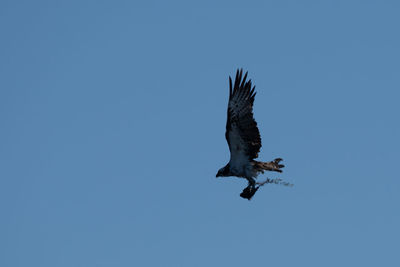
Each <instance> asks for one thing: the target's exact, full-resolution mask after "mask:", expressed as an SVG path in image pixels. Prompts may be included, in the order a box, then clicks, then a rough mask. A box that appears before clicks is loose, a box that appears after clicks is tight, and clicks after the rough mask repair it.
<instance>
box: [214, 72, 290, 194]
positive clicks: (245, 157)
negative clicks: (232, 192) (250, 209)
mask: <svg viewBox="0 0 400 267" xmlns="http://www.w3.org/2000/svg"><path fill="white" fill-rule="evenodd" d="M242 73H243V70H242V69H241V70H237V72H236V78H235V84H234V85H233V87H232V79H231V77H230V76H229V103H228V119H227V121H226V132H225V138H226V141H227V142H228V145H229V151H230V153H231V158H230V160H229V163H228V164H227V165H226V166H225V167H223V168H221V169H220V170H219V171H218V173H217V175H216V177H225V176H237V177H240V178H245V179H246V180H247V181H248V186H247V187H246V188H245V189H244V190H243V192H242V193H241V194H240V196H241V197H242V198H246V199H248V200H250V199H251V198H252V196H253V195H254V194H255V193H256V191H257V190H258V188H259V187H260V185H264V184H265V183H279V181H280V179H275V180H271V179H267V180H266V181H265V182H262V183H256V181H255V179H256V177H257V176H258V175H259V174H260V173H264V171H276V172H282V170H281V168H283V167H284V165H282V164H280V162H281V161H282V159H281V158H276V159H275V160H273V161H270V162H261V161H256V160H255V159H256V158H257V157H258V152H259V151H260V148H261V137H260V132H259V130H258V127H257V122H256V121H255V120H254V116H253V103H254V98H255V96H256V92H254V89H255V86H254V87H253V88H252V86H251V80H249V81H246V78H247V72H246V74H245V75H244V77H243V78H242ZM256 184H257V185H259V186H257V187H256Z"/></svg>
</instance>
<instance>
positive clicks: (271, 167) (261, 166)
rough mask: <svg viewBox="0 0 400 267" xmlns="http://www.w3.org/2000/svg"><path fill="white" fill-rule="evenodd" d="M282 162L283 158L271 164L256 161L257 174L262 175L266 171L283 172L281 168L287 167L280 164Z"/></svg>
mask: <svg viewBox="0 0 400 267" xmlns="http://www.w3.org/2000/svg"><path fill="white" fill-rule="evenodd" d="M281 161H282V159H281V158H277V159H274V161H270V162H261V161H254V168H255V169H256V171H257V172H261V173H264V171H275V172H282V170H281V168H283V167H285V165H283V164H279V163H280V162H281Z"/></svg>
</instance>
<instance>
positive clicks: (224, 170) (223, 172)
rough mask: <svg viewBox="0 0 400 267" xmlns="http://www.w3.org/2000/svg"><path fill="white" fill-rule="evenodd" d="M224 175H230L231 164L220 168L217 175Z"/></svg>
mask: <svg viewBox="0 0 400 267" xmlns="http://www.w3.org/2000/svg"><path fill="white" fill-rule="evenodd" d="M223 176H229V166H228V165H226V166H225V167H223V168H221V169H219V170H218V173H217V175H216V176H215V177H223Z"/></svg>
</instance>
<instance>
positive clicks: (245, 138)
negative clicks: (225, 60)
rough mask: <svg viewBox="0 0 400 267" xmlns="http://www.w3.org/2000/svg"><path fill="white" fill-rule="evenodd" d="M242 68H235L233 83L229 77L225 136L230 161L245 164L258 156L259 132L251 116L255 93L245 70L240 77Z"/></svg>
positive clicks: (259, 146)
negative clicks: (247, 79)
mask: <svg viewBox="0 0 400 267" xmlns="http://www.w3.org/2000/svg"><path fill="white" fill-rule="evenodd" d="M242 73H243V70H242V69H241V70H240V71H239V70H237V72H236V78H235V84H234V85H233V88H232V79H231V77H229V103H228V120H227V122H226V132H225V137H226V140H227V142H228V145H229V150H230V152H231V162H232V163H234V164H239V165H242V164H245V162H248V161H250V160H252V159H255V158H257V157H258V152H259V151H260V148H261V137H260V132H259V130H258V128H257V122H256V121H255V120H254V116H253V103H254V97H255V96H256V93H255V92H254V89H255V86H254V87H253V88H251V80H249V81H246V78H247V72H246V74H245V75H244V77H243V79H242Z"/></svg>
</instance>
